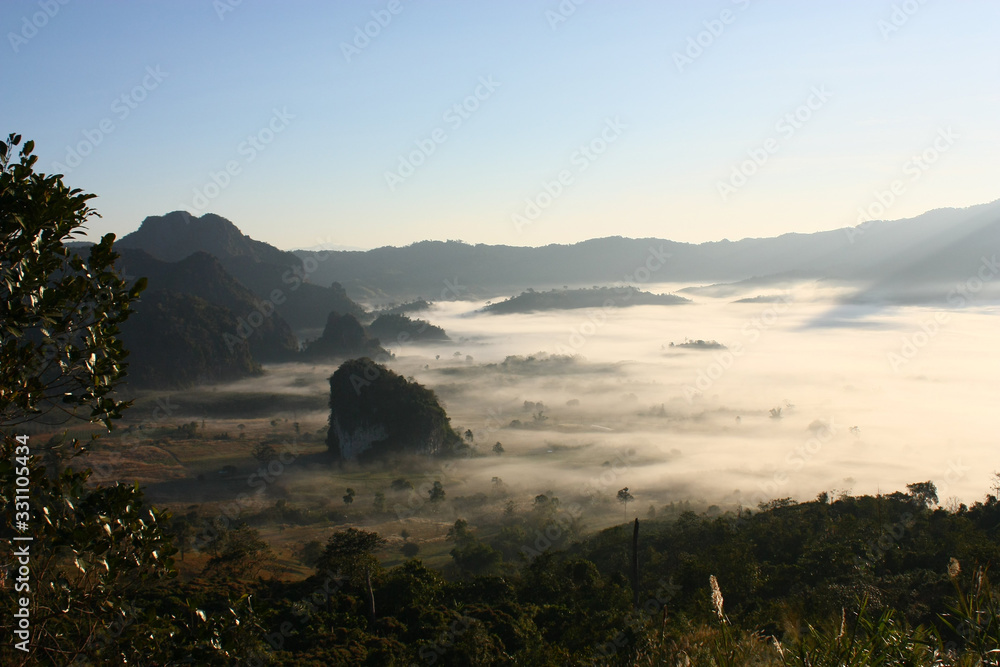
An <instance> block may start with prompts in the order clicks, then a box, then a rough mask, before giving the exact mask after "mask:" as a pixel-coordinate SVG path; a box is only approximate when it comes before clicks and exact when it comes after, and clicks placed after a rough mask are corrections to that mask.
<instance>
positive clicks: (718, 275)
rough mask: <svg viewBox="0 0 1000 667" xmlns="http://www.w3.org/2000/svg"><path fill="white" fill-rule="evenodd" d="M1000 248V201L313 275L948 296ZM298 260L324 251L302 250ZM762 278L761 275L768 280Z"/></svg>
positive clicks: (352, 286) (411, 284) (463, 251)
mask: <svg viewBox="0 0 1000 667" xmlns="http://www.w3.org/2000/svg"><path fill="white" fill-rule="evenodd" d="M998 251H1000V200H998V201H996V202H993V203H990V204H983V205H979V206H972V207H969V208H964V209H938V210H934V211H930V212H928V213H925V214H923V215H920V216H917V217H916V218H912V219H908V220H895V221H876V222H870V223H865V224H863V225H860V226H859V227H854V228H843V229H837V230H833V231H826V232H816V233H812V234H798V233H792V234H783V235H781V236H777V237H773V238H747V239H743V240H741V241H727V240H724V241H716V242H709V243H700V244H691V243H678V242H675V241H669V240H666V239H658V238H645V239H628V238H622V237H617V236H616V237H608V238H601V239H591V240H588V241H582V242H580V243H575V244H572V245H548V246H543V247H538V248H530V247H516V246H504V245H483V244H478V245H470V244H466V243H461V242H456V241H447V242H442V241H422V242H419V243H414V244H412V245H409V246H405V247H384V248H376V249H374V250H369V251H366V252H337V251H329V252H324V253H322V255H323V256H324V258H325V261H323V262H321V263H319V266H318V268H317V270H316V271H315V273H314V275H313V276H312V277H313V278H314V279H315V280H317V281H318V282H322V283H327V282H333V281H336V282H338V283H340V284H342V285H344V286H345V287H346V289H347V292H348V293H349V294H350V295H351V296H353V297H354V298H356V299H360V300H372V301H384V300H399V301H403V300H410V299H417V298H425V299H428V300H431V301H438V300H445V299H455V298H460V299H461V298H493V297H496V296H499V295H503V296H508V295H512V294H515V293H520V292H522V291H524V290H527V289H528V288H534V289H536V290H541V289H551V288H556V287H562V286H576V287H579V286H591V285H609V284H623V283H625V284H632V285H636V286H639V285H641V284H642V283H645V282H689V283H723V282H737V281H742V280H747V279H751V278H757V279H762V278H767V277H774V278H780V277H783V276H785V277H790V276H794V277H796V278H798V279H824V278H826V279H835V280H846V281H854V282H856V283H857V286H858V289H859V292H858V295H857V298H858V299H860V300H879V299H882V300H888V301H906V302H924V301H944V300H945V296H946V294H943V293H941V289H940V288H941V284H942V283H951V282H954V281H964V280H966V279H968V278H970V277H971V276H974V275H975V274H976V272H977V271H978V270H979V267H980V264H981V263H982V258H983V256H985V257H986V258H989V257H991V256H992V254H993V253H995V252H998ZM295 254H296V255H297V256H298V257H299V258H302V259H306V258H309V257H313V258H314V259H315V258H316V257H317V256H318V255H319V253H313V252H310V251H301V250H300V251H296V252H295ZM761 282H762V283H766V282H767V281H766V280H762V281H761Z"/></svg>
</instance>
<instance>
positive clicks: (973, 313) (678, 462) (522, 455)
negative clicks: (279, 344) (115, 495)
mask: <svg viewBox="0 0 1000 667" xmlns="http://www.w3.org/2000/svg"><path fill="white" fill-rule="evenodd" d="M679 287H680V286H678V285H647V286H644V289H646V290H649V291H654V292H671V291H676V290H677V289H678V288H679ZM686 294H687V296H689V297H690V298H691V299H692V303H691V304H687V305H679V306H634V307H627V308H615V307H610V308H596V309H580V310H565V311H555V312H541V313H531V314H515V315H491V314H485V313H482V312H478V309H479V308H481V307H482V306H483V305H484V304H483V303H473V302H468V301H453V302H443V303H438V304H436V305H435V306H434V307H433V309H432V310H430V311H425V312H421V313H417V314H415V315H414V316H415V317H421V318H425V319H428V320H429V321H431V322H432V323H434V324H436V325H439V326H442V327H443V328H444V329H445V330H446V331H447V332H448V334H449V336H451V338H452V342H449V343H442V344H433V345H430V344H413V343H403V344H400V343H398V342H397V341H383V343H384V344H385V345H386V346H387V347H389V348H390V349H391V351H392V352H393V353H394V354H395V358H394V359H393V360H392V361H391V362H389V366H390V367H391V368H392V369H393V370H395V371H396V372H398V373H401V374H404V375H406V376H408V377H412V378H414V379H416V380H417V381H419V382H421V383H422V384H425V385H427V386H429V387H430V388H432V389H434V390H435V392H436V393H437V394H438V396H439V397H440V398H441V399H442V402H443V403H444V405H445V407H446V409H447V411H448V414H449V416H450V417H451V419H452V424H453V425H454V426H455V427H456V428H458V429H460V430H461V431H462V432H464V431H465V430H466V429H469V430H471V431H472V432H473V434H474V438H475V443H476V446H477V448H478V449H479V451H481V452H484V453H486V452H489V450H490V448H491V447H492V446H493V444H494V443H495V442H501V443H502V445H503V448H504V450H505V454H504V455H503V456H499V457H497V456H492V455H487V456H482V457H473V458H466V459H459V460H458V461H456V462H454V463H453V464H449V465H448V466H446V468H445V469H443V470H442V471H441V474H442V475H445V476H446V477H447V478H448V484H450V486H449V488H450V489H451V490H452V491H453V495H463V494H469V493H474V492H476V491H482V490H486V489H488V488H489V486H490V483H491V480H492V479H493V478H494V477H501V478H502V479H503V481H504V483H505V484H506V485H507V486H508V487H509V488H510V489H511V490H512V491H515V492H519V493H524V494H530V495H528V496H527V497H533V495H534V494H537V493H543V492H553V493H555V494H556V495H558V496H560V497H561V498H569V499H574V498H584V497H593V496H595V495H597V496H601V497H604V498H606V499H613V498H614V497H615V494H616V492H617V490H618V489H620V488H622V487H629V489H630V492H631V493H632V494H633V496H634V497H635V499H636V503H637V507H638V508H640V509H641V508H645V507H646V506H647V504H655V505H657V506H660V505H661V504H663V503H667V502H671V501H683V500H692V501H695V502H700V503H709V504H713V503H714V504H719V505H724V506H727V505H728V506H733V505H736V504H741V505H743V506H756V504H757V503H758V502H760V501H762V500H768V499H773V498H781V497H791V498H794V499H797V500H800V501H802V500H809V499H812V498H814V497H815V496H816V495H817V494H819V493H821V492H824V491H825V492H829V493H831V494H833V495H839V494H841V493H852V494H874V493H877V492H882V493H888V492H892V491H897V490H902V491H905V485H906V484H907V483H911V482H918V481H924V480H928V479H929V480H932V481H934V482H935V483H936V484H937V488H938V493H939V496H940V499H941V503H942V504H945V505H948V504H952V505H954V504H955V503H957V502H965V503H969V502H974V501H976V500H979V499H982V497H983V496H984V495H985V494H986V493H987V492H989V490H990V489H991V482H992V478H993V471H994V470H995V469H1000V460H998V456H997V451H998V450H997V447H996V431H997V429H996V425H995V422H994V420H995V419H996V418H997V417H996V413H997V411H996V407H995V406H996V404H997V398H998V390H997V383H996V380H995V377H994V376H995V373H996V371H997V369H1000V349H998V346H997V345H996V342H995V341H996V334H995V332H996V329H997V324H998V322H997V316H998V313H1000V308H997V307H995V306H986V305H979V306H978V307H977V306H976V305H975V304H973V305H971V306H969V307H966V308H964V309H947V310H941V309H932V308H920V307H892V308H876V307H861V306H855V307H846V306H838V305H837V300H838V298H839V297H841V296H842V295H843V294H844V290H843V289H836V288H831V287H818V286H817V285H816V284H800V285H793V286H786V288H785V289H781V290H771V291H764V292H761V291H758V290H754V291H752V292H747V293H737V294H726V295H725V296H719V295H718V293H717V292H713V291H712V290H703V291H695V292H688V293H686ZM758 296H760V297H763V298H760V299H758V300H756V301H752V302H745V303H736V302H735V301H736V300H737V299H740V298H746V297H758ZM699 339H700V340H703V341H717V342H718V343H720V344H721V345H724V346H725V348H713V347H709V346H697V345H696V346H690V347H689V346H684V345H681V344H682V343H684V342H685V341H686V340H699ZM671 343H674V344H675V345H674V346H671V345H670V344H671ZM559 355H573V358H572V359H566V358H564V357H560V356H559ZM511 356H516V357H521V358H520V359H508V357H511ZM505 360H506V362H505ZM333 370H334V366H333V365H330V366H323V365H320V366H315V367H305V366H301V365H295V366H271V367H268V375H267V376H265V378H263V379H260V378H258V379H255V380H253V381H247V383H248V384H246V385H245V386H247V387H248V388H249V387H250V386H251V384H249V383H252V386H253V387H254V389H256V390H259V389H260V383H261V382H262V381H263V382H267V383H270V384H272V388H281V389H282V390H283V391H289V392H292V391H294V392H313V391H315V392H325V391H326V387H327V385H326V378H327V377H329V375H330V373H331V372H332V371H333ZM293 377H294V380H293ZM303 378H305V381H304V380H303ZM538 403H541V404H542V405H541V406H538ZM515 420H516V421H515ZM512 422H515V424H516V423H517V422H520V425H519V426H516V427H511V423H512ZM609 505H610V503H609Z"/></svg>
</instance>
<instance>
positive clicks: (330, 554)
mask: <svg viewBox="0 0 1000 667" xmlns="http://www.w3.org/2000/svg"><path fill="white" fill-rule="evenodd" d="M385 544H386V540H385V538H384V537H382V536H381V535H379V534H378V533H371V532H368V531H367V530H358V529H357V528H348V529H347V530H338V531H337V532H335V533H334V534H333V535H331V536H330V539H329V540H327V543H326V548H325V549H324V550H323V555H322V556H320V557H319V560H318V561H317V563H316V570H317V571H324V570H329V571H330V572H336V573H338V574H340V575H342V576H344V577H346V578H347V580H348V581H349V582H350V583H351V584H352V585H354V586H357V587H359V588H362V589H363V590H364V591H365V593H366V597H367V605H366V609H365V612H366V614H367V615H368V620H369V622H371V623H374V622H375V594H374V592H373V589H372V578H373V575H374V576H377V575H379V574H381V571H382V566H381V565H380V564H379V562H378V559H377V558H375V556H374V552H375V551H377V550H379V549H381V548H382V547H384V546H385Z"/></svg>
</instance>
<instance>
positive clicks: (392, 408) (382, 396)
mask: <svg viewBox="0 0 1000 667" xmlns="http://www.w3.org/2000/svg"><path fill="white" fill-rule="evenodd" d="M326 444H327V447H328V448H329V449H330V451H331V453H332V454H333V455H334V456H335V457H337V458H339V459H341V460H347V461H355V460H365V459H375V458H379V457H383V456H386V455H391V454H393V453H408V454H420V455H426V456H433V455H448V454H454V453H457V452H458V451H459V450H460V449H461V448H462V446H463V444H462V439H461V438H460V437H459V436H458V434H457V433H455V431H454V430H453V429H452V428H451V424H450V423H449V419H448V416H447V414H445V411H444V408H442V407H441V405H440V403H438V400H437V396H435V395H434V392H433V391H431V390H430V389H427V388H426V387H424V386H422V385H420V384H418V383H416V382H409V381H407V380H406V378H404V377H402V376H400V375H397V374H396V373H394V372H392V371H391V370H389V369H388V368H386V367H385V366H382V365H380V364H376V363H375V362H374V361H372V360H371V359H368V358H360V359H351V360H349V361H345V362H344V363H343V364H342V365H341V366H340V368H338V369H337V371H336V372H335V373H334V374H333V375H332V376H331V377H330V428H329V431H328V433H327V439H326Z"/></svg>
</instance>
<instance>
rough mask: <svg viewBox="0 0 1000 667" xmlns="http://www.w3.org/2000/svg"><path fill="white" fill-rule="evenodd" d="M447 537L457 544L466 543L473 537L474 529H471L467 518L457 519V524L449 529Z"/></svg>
mask: <svg viewBox="0 0 1000 667" xmlns="http://www.w3.org/2000/svg"><path fill="white" fill-rule="evenodd" d="M445 539H446V540H448V541H449V542H455V543H456V544H459V545H461V544H464V543H466V542H468V541H470V540H472V539H473V537H472V531H471V530H469V522H468V521H466V520H465V519H456V520H455V525H453V526H452V527H451V528H449V529H448V534H447V536H445Z"/></svg>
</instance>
